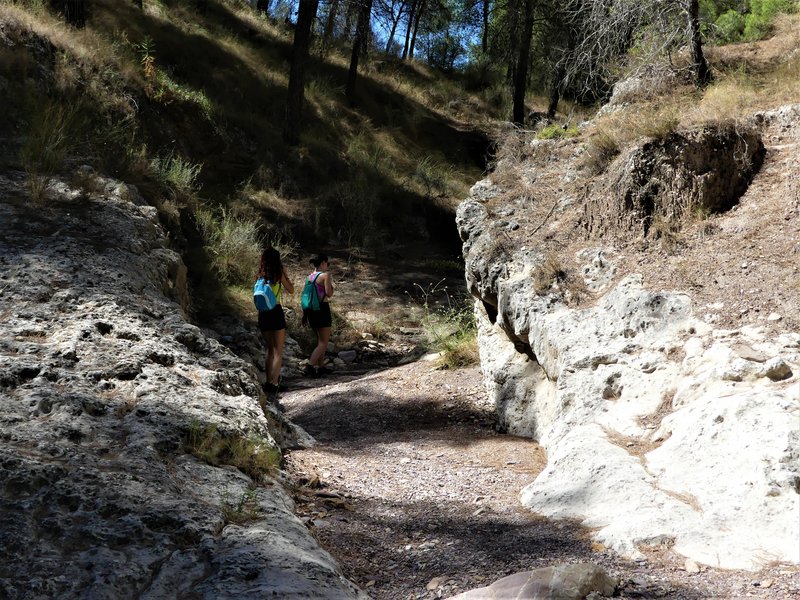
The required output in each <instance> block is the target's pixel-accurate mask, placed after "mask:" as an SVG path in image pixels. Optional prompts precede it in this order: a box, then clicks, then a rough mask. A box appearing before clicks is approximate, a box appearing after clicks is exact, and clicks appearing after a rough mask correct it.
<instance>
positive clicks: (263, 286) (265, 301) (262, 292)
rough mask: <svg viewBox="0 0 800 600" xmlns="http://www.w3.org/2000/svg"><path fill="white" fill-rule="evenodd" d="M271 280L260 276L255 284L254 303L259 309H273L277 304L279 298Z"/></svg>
mask: <svg viewBox="0 0 800 600" xmlns="http://www.w3.org/2000/svg"><path fill="white" fill-rule="evenodd" d="M270 283H271V281H269V280H268V279H267V280H264V278H263V277H259V278H258V281H256V284H255V285H254V286H253V303H254V304H255V305H256V308H257V309H258V310H272V309H273V308H275V306H277V304H278V299H277V298H276V297H275V292H273V291H272V288H271V287H270Z"/></svg>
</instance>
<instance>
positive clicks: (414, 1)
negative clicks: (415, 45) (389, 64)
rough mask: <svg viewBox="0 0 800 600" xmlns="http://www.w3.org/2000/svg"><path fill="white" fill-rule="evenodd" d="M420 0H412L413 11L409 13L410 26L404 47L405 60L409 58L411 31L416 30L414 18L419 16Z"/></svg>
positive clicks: (407, 29)
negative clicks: (418, 5) (418, 6)
mask: <svg viewBox="0 0 800 600" xmlns="http://www.w3.org/2000/svg"><path fill="white" fill-rule="evenodd" d="M418 2H419V0H411V9H410V10H409V11H408V26H407V27H406V42H405V44H404V45H403V60H405V59H406V58H408V46H409V44H410V42H411V30H412V29H413V28H414V16H415V15H416V14H417V4H418Z"/></svg>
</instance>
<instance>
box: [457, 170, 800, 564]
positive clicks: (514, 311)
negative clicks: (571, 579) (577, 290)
mask: <svg viewBox="0 0 800 600" xmlns="http://www.w3.org/2000/svg"><path fill="white" fill-rule="evenodd" d="M489 187H490V186H489V185H488V184H486V185H482V186H480V188H479V189H480V190H481V194H480V195H479V194H476V195H474V196H473V197H471V198H470V199H468V200H467V201H465V202H464V203H462V205H461V206H460V208H459V211H458V215H457V224H458V226H459V230H460V232H461V236H462V240H463V241H464V256H465V259H466V279H467V284H468V287H469V289H470V291H471V293H472V294H473V295H474V296H475V297H476V298H477V300H478V302H476V314H477V316H478V322H479V347H480V354H481V364H482V369H483V372H484V381H485V385H486V388H487V390H488V392H489V394H490V396H491V397H492V398H493V399H494V401H495V404H496V407H497V411H498V416H499V420H500V422H501V424H502V425H503V426H504V427H505V428H506V429H507V430H508V431H509V432H511V433H515V434H518V435H527V436H531V437H533V438H535V439H537V440H538V441H539V442H541V443H542V444H543V445H544V446H545V447H546V449H547V453H548V465H547V467H546V468H545V470H544V471H543V472H542V473H541V474H540V475H539V476H538V477H537V479H536V480H535V481H534V482H533V484H531V485H530V486H529V487H527V488H526V489H525V490H524V491H523V492H522V495H521V499H522V502H523V503H524V504H525V505H526V506H528V507H529V508H531V509H532V510H534V511H536V512H538V513H541V514H544V515H548V516H551V517H558V518H578V519H581V520H582V521H583V523H584V524H585V525H586V526H588V527H590V528H593V529H595V530H596V532H597V533H596V537H597V539H598V540H599V541H600V542H602V543H603V544H605V545H606V546H608V547H611V548H612V549H614V550H617V551H619V552H621V553H622V554H624V555H627V556H630V557H636V558H640V557H642V556H643V551H645V550H648V549H653V548H661V547H664V546H666V547H671V548H672V549H673V550H674V551H676V552H678V553H680V554H683V555H685V556H687V557H690V558H692V559H694V560H696V561H698V562H701V563H704V564H708V565H713V566H718V567H723V568H747V569H751V568H752V569H757V568H759V567H760V566H761V565H762V564H763V561H764V557H766V556H769V557H770V560H774V561H790V562H795V563H796V562H800V548H798V545H797V540H798V539H800V522H799V521H798V518H797V515H798V514H800V458H799V457H798V452H797V444H798V428H797V423H798V420H797V419H798V415H797V411H798V404H797V402H798V398H800V379H799V378H798V377H799V376H800V334H798V333H797V332H784V333H782V334H780V335H767V334H766V333H765V330H764V329H760V328H756V327H743V328H740V329H736V330H715V329H713V327H712V326H711V325H709V324H707V323H705V322H703V321H702V320H700V319H697V318H696V317H695V315H694V312H693V307H692V302H691V298H690V297H689V296H688V295H687V294H685V293H676V292H670V291H658V290H648V289H645V288H644V287H643V285H642V278H641V277H640V276H638V275H637V274H635V273H633V274H629V275H627V276H624V277H622V279H619V278H613V277H607V275H608V274H610V273H612V272H613V268H612V267H611V266H610V264H609V263H610V261H609V259H608V256H609V255H610V254H611V253H604V252H603V251H602V250H597V249H596V248H589V247H587V248H585V249H583V250H581V251H579V252H578V253H577V256H576V257H577V260H578V261H585V264H583V265H582V267H581V268H580V272H581V273H583V274H584V277H585V278H586V284H587V287H589V289H591V290H593V291H596V292H597V294H598V295H597V297H596V299H595V300H594V301H593V302H592V304H591V306H588V307H584V308H576V307H574V306H569V305H567V303H566V302H565V301H564V299H563V294H562V293H560V292H559V290H558V289H556V288H549V289H547V290H545V291H544V292H541V291H539V292H537V290H536V289H535V285H534V273H535V272H536V271H537V269H539V265H540V264H541V262H542V260H543V258H542V256H541V253H538V252H537V251H536V240H535V239H531V240H528V241H527V243H525V244H524V245H523V244H520V243H519V242H517V243H516V244H509V243H505V244H503V243H502V242H500V240H501V239H502V237H503V234H502V232H501V227H500V225H499V224H498V222H497V220H496V219H497V215H498V214H499V212H500V211H501V210H502V208H498V206H497V205H493V206H492V207H491V209H488V208H487V206H486V204H487V202H490V201H491V199H489V200H487V198H486V197H485V194H484V192H485V191H486V190H487V189H489ZM515 216H516V217H518V218H520V219H521V220H523V219H524V218H525V215H524V214H523V213H522V212H521V211H519V210H518V212H517V214H516V215H515ZM626 218H627V217H626ZM548 235H551V236H553V235H557V232H556V231H555V230H554V229H551V230H550V231H549V232H548ZM612 281H616V282H617V283H615V284H613V286H610V284H609V282H612Z"/></svg>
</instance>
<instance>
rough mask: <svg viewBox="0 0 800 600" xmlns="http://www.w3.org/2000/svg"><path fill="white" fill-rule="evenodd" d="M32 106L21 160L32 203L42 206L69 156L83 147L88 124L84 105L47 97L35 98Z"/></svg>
mask: <svg viewBox="0 0 800 600" xmlns="http://www.w3.org/2000/svg"><path fill="white" fill-rule="evenodd" d="M28 104H29V107H30V108H29V115H28V125H29V129H28V135H27V136H26V138H25V141H24V142H23V144H22V149H21V152H20V158H21V160H22V166H23V168H24V169H25V172H26V173H27V174H28V185H29V189H30V193H31V199H32V200H33V201H34V202H40V201H41V200H42V199H43V196H44V191H45V189H46V188H47V185H48V183H49V181H50V178H51V177H52V176H53V175H55V174H56V173H57V172H58V170H59V169H60V168H61V166H62V164H63V162H64V159H65V158H66V157H67V154H68V153H69V152H71V151H72V150H74V149H75V148H76V147H77V146H78V145H79V144H80V142H81V139H80V136H81V133H83V132H84V131H85V129H86V126H87V123H88V121H87V119H86V118H85V117H84V114H83V105H82V102H81V101H73V102H60V101H57V100H55V99H52V98H49V97H44V98H31V99H30V100H29V102H28Z"/></svg>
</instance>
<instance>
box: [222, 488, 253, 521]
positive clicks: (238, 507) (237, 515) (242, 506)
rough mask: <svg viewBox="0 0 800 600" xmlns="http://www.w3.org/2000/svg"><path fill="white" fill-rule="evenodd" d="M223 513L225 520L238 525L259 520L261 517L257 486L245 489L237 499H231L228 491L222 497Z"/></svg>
mask: <svg viewBox="0 0 800 600" xmlns="http://www.w3.org/2000/svg"><path fill="white" fill-rule="evenodd" d="M222 514H223V516H224V517H225V522H227V523H236V524H237V525H244V524H246V523H250V522H252V521H256V520H258V519H259V518H260V517H261V507H260V506H259V504H258V491H257V490H256V489H255V488H250V489H248V490H245V491H244V492H243V493H242V495H241V496H239V498H238V499H236V500H235V501H233V500H231V498H230V494H229V493H228V492H227V491H226V492H225V495H224V496H223V499H222Z"/></svg>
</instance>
